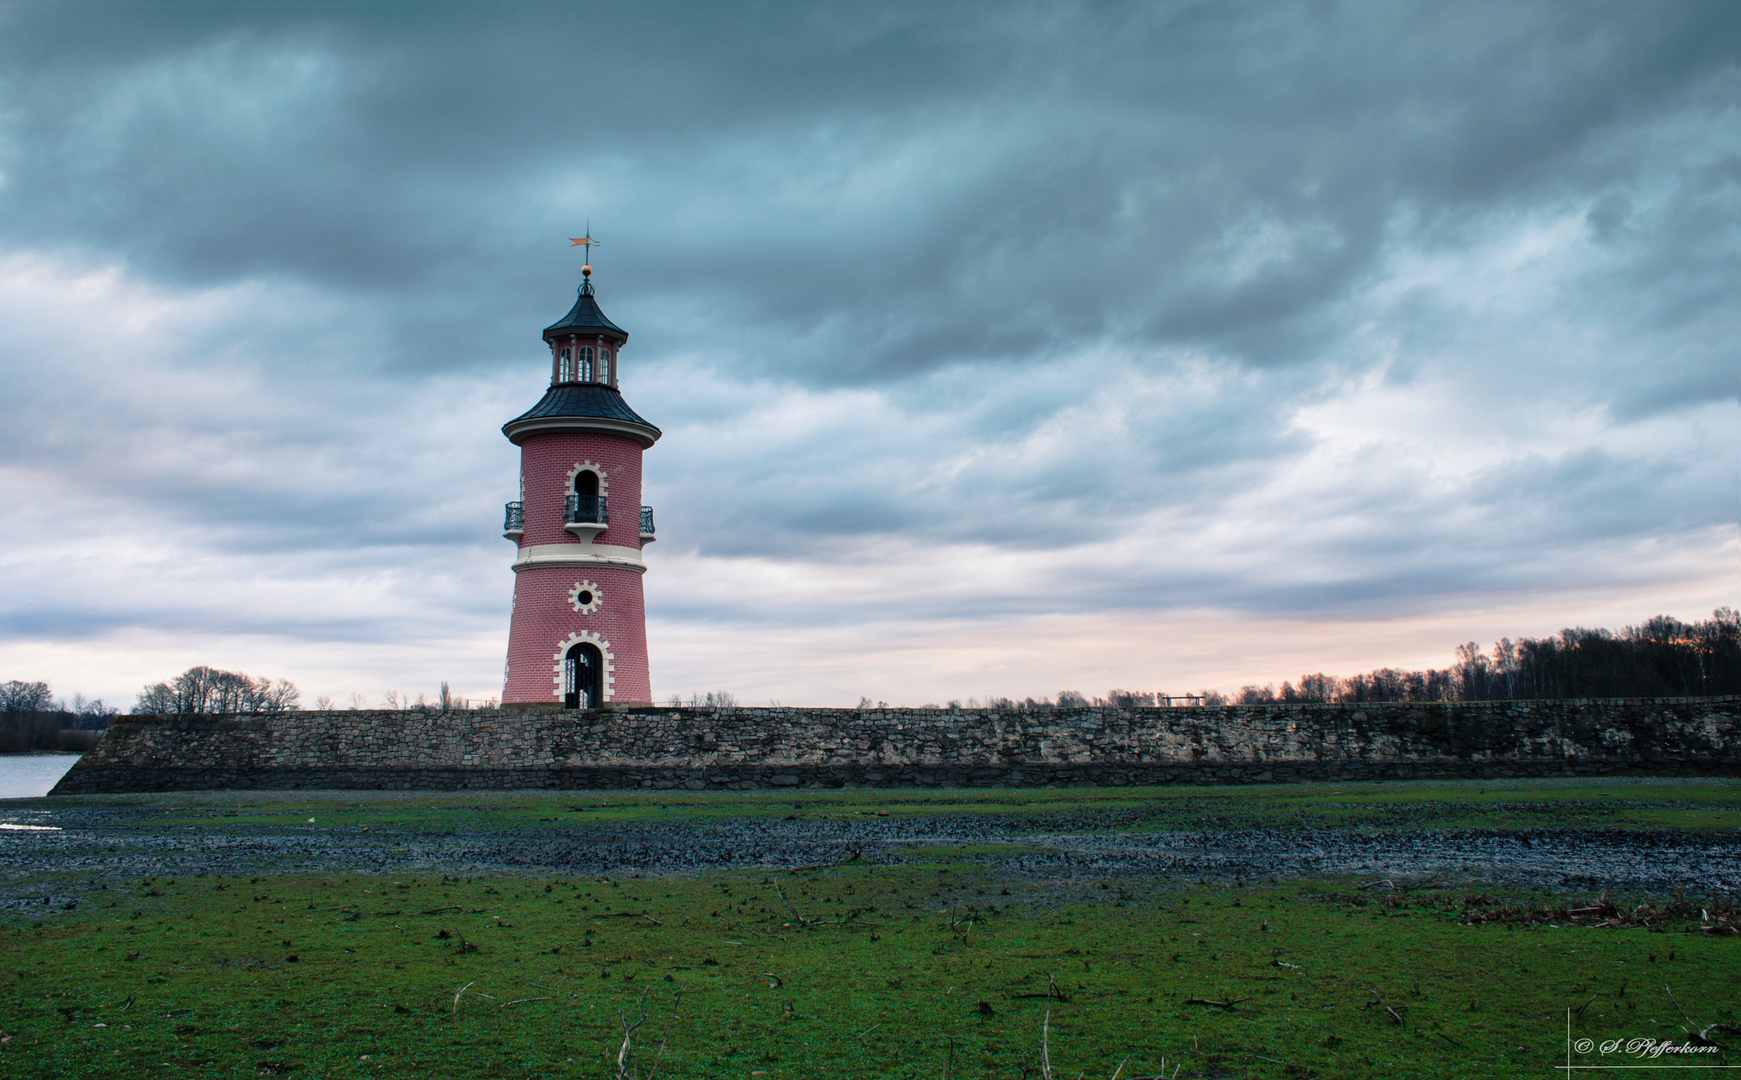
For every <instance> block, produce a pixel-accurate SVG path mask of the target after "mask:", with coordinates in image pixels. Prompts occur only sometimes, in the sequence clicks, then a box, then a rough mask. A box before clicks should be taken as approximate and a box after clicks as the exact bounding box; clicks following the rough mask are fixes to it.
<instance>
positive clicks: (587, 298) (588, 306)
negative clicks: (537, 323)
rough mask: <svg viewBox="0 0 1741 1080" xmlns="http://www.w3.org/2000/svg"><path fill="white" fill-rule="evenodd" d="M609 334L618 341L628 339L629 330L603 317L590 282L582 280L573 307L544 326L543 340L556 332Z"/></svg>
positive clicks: (603, 314)
mask: <svg viewBox="0 0 1741 1080" xmlns="http://www.w3.org/2000/svg"><path fill="white" fill-rule="evenodd" d="M571 333H578V334H609V335H611V336H612V337H615V338H617V339H618V340H619V341H627V340H629V332H628V331H627V330H624V329H623V328H622V327H620V326H618V325H617V324H616V323H614V322H611V321H610V320H609V319H607V318H605V313H604V312H602V311H600V310H599V309H598V298H597V297H595V296H593V294H592V282H590V281H587V282H583V283H582V284H581V286H580V296H579V297H578V298H576V299H575V301H574V307H572V308H570V309H569V312H568V314H567V315H564V316H563V317H562V318H561V320H559V321H557V322H555V323H552V324H551V325H549V326H546V327H545V328H544V337H545V340H549V339H550V338H551V337H552V336H554V335H557V334H571Z"/></svg>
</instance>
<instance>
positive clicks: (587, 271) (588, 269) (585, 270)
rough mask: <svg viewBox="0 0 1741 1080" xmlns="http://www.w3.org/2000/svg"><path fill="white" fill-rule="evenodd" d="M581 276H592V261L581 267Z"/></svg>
mask: <svg viewBox="0 0 1741 1080" xmlns="http://www.w3.org/2000/svg"><path fill="white" fill-rule="evenodd" d="M580 276H581V277H592V264H591V263H588V264H587V265H585V266H583V267H581V268H580Z"/></svg>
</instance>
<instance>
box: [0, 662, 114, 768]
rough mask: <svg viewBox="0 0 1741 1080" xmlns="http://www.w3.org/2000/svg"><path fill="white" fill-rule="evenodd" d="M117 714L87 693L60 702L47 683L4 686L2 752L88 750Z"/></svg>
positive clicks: (1, 695)
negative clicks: (86, 694) (89, 699)
mask: <svg viewBox="0 0 1741 1080" xmlns="http://www.w3.org/2000/svg"><path fill="white" fill-rule="evenodd" d="M116 712H117V710H116V709H113V708H111V707H110V706H108V705H105V704H103V702H102V699H100V698H99V699H97V700H95V701H87V700H86V699H85V696H84V695H83V694H74V695H73V699H72V701H71V702H64V701H56V700H55V698H54V694H53V693H52V692H51V691H50V690H49V688H48V684H47V683H45V682H21V681H19V680H17V679H13V680H11V681H9V682H4V683H0V753H22V752H25V751H29V750H88V749H90V748H91V746H92V745H94V744H95V743H96V741H97V737H98V733H99V732H101V731H102V730H103V729H104V728H106V727H108V726H109V721H110V720H112V719H113V718H114V716H115V713H116Z"/></svg>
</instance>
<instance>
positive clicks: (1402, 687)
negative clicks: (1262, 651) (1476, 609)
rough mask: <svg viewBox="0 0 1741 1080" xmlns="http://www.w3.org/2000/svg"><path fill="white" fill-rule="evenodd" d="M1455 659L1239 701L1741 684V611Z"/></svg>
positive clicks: (1569, 633) (1596, 694)
mask: <svg viewBox="0 0 1741 1080" xmlns="http://www.w3.org/2000/svg"><path fill="white" fill-rule="evenodd" d="M1456 655H1457V661H1456V663H1454V664H1452V665H1451V666H1450V667H1448V668H1443V669H1429V670H1426V671H1399V670H1397V669H1396V668H1379V669H1378V670H1376V671H1370V672H1367V673H1366V674H1364V675H1350V676H1348V677H1347V678H1337V677H1335V676H1333V675H1325V674H1323V673H1322V672H1319V673H1316V674H1312V675H1302V676H1300V680H1299V682H1298V683H1297V684H1296V683H1288V682H1284V683H1282V685H1281V689H1279V690H1277V689H1276V688H1275V687H1273V686H1244V687H1241V688H1240V691H1239V694H1238V696H1237V697H1236V698H1235V701H1237V702H1238V703H1240V704H1243V705H1249V704H1261V703H1265V702H1326V703H1328V702H1361V701H1518V700H1527V699H1539V698H1615V697H1708V696H1711V695H1716V694H1741V614H1738V613H1737V612H1736V611H1735V609H1734V608H1731V607H1720V608H1718V609H1717V610H1716V611H1714V612H1712V613H1711V617H1710V618H1709V619H1706V620H1704V621H1702V622H1682V621H1681V620H1679V619H1676V618H1673V617H1672V616H1668V615H1658V616H1656V617H1655V618H1653V619H1647V620H1645V621H1644V622H1642V623H1640V624H1639V625H1637V626H1627V627H1624V628H1622V629H1621V630H1619V631H1613V630H1603V629H1597V630H1587V629H1585V628H1583V627H1577V628H1575V629H1567V630H1561V631H1560V632H1559V633H1558V634H1556V635H1554V636H1552V637H1545V638H1521V639H1519V640H1517V641H1512V640H1511V639H1510V638H1501V639H1500V640H1499V641H1498V643H1496V644H1495V645H1494V646H1493V649H1492V651H1491V652H1484V651H1482V649H1481V646H1480V645H1479V644H1477V643H1475V642H1473V641H1471V642H1469V643H1467V644H1465V645H1459V646H1457V650H1456Z"/></svg>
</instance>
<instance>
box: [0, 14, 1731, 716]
mask: <svg viewBox="0 0 1741 1080" xmlns="http://www.w3.org/2000/svg"><path fill="white" fill-rule="evenodd" d="M1738 58H1741V7H1737V6H1736V5H1735V4H1733V3H1732V2H1728V0H1718V2H1713V3H1709V4H1697V3H1686V4H1641V3H1636V2H1623V3H1612V4H1598V3H1589V4H1577V5H1568V4H1563V3H1551V2H1550V3H1537V4H1531V3H1522V2H1518V0H1504V2H1500V3H1493V4H1486V5H1483V4H1478V3H1472V4H1450V5H1448V4H1443V3H1427V2H1422V3H1418V4H1413V5H1411V4H1408V3H1402V2H1397V0H1384V2H1381V3H1371V4H1334V3H1304V4H1298V5H1292V6H1289V5H1283V4H1272V3H1263V4H1251V5H1244V6H1242V5H1236V4H1228V3H1221V2H1205V3H1142V4H1118V3H1096V4H1067V3H1058V2H1047V3H1035V4H1031V5H1022V4H1014V3H996V4H985V5H976V4H968V3H943V4H940V3H936V2H935V0H932V2H925V3H913V4H900V3H892V4H862V3H854V4H846V3H841V4H802V5H800V4H791V5H788V4H777V3H764V4H755V5H718V4H664V5H661V4H650V3H639V4H597V5H594V4H570V3H531V2H528V3H507V4H490V5H482V4H453V5H448V6H443V5H432V4H421V3H419V4H400V3H393V4H379V5H373V6H371V5H340V4H331V3H294V2H284V3H248V2H236V0H226V2H222V3H214V4H199V3H181V4H120V3H115V4H95V3H80V2H66V3H52V4H50V3H24V4H17V3H4V2H0V492H3V494H4V500H3V504H0V679H8V678H20V679H32V680H34V679H45V680H48V681H49V682H50V683H51V684H52V685H53V688H54V690H55V691H56V692H57V693H59V694H61V695H63V696H70V695H71V694H73V693H74V692H82V693H84V694H86V695H89V696H102V697H105V698H107V699H108V700H110V701H111V702H115V703H118V704H122V705H124V706H125V705H130V704H131V702H132V698H133V696H134V694H135V693H136V692H137V691H138V689H139V688H140V686H141V685H143V684H144V683H146V682H149V681H155V680H158V679H163V678H166V677H169V676H171V675H173V674H175V673H176V672H178V671H180V670H182V669H184V668H186V667H187V666H189V665H191V664H194V663H207V664H212V665H215V666H219V667H228V668H240V669H243V670H246V671H249V672H253V673H255V674H261V675H272V676H284V677H289V678H291V679H292V680H294V681H295V682H297V683H298V684H299V685H300V686H301V688H302V690H303V692H304V695H305V697H306V698H308V699H312V698H313V697H314V696H316V695H322V694H324V695H329V696H331V697H333V698H335V699H338V700H340V701H342V702H348V701H349V700H350V695H352V694H360V695H362V696H363V698H364V699H366V700H367V701H369V702H370V703H379V702H380V701H381V700H382V698H383V696H384V694H385V693H386V692H387V691H390V690H391V691H398V692H403V693H409V694H412V695H415V694H417V693H419V692H421V693H426V694H433V692H434V690H435V687H436V685H437V684H438V682H439V681H440V680H442V679H447V680H449V681H451V682H452V684H453V686H454V688H455V690H456V692H459V693H464V694H469V695H473V696H477V697H484V696H493V695H496V694H499V693H500V688H501V671H502V662H503V655H504V652H505V648H506V639H507V627H508V606H509V599H510V596H511V594H512V588H513V575H512V573H511V571H510V570H509V562H510V559H511V557H512V547H511V545H510V544H509V543H508V542H507V541H505V540H503V539H502V538H501V535H500V529H499V526H500V522H501V504H502V502H503V501H505V500H506V499H508V498H512V497H514V493H515V484H516V474H517V459H518V452H517V451H516V450H515V449H514V447H512V446H511V445H510V444H509V443H508V442H507V440H506V439H504V438H503V437H502V435H501V432H500V430H499V429H500V425H501V424H502V423H503V422H504V421H506V420H507V419H509V418H511V417H513V416H515V415H517V414H518V413H520V412H521V411H523V410H524V409H526V408H528V407H529V406H530V405H531V404H532V403H533V402H534V401H536V400H537V399H538V397H539V395H540V394H541V393H542V391H543V389H544V385H545V382H546V381H547V378H548V361H547V355H546V353H545V351H544V349H543V345H542V343H541V341H540V339H539V331H540V330H541V329H542V328H543V327H544V326H545V325H547V324H548V323H550V322H553V321H555V320H556V319H557V318H558V317H560V316H561V315H562V314H563V313H564V312H565V311H566V310H567V309H568V307H569V305H570V303H571V302H572V298H573V293H574V289H575V286H576V285H577V283H578V281H579V267H580V263H581V259H580V257H579V255H580V252H579V250H578V249H570V247H569V245H568V242H567V240H566V238H567V237H572V236H579V235H581V232H582V230H584V229H585V228H586V224H587V221H588V220H589V219H590V221H591V223H592V228H593V231H594V233H595V234H596V235H597V236H598V237H600V238H601V239H602V240H603V241H604V246H603V247H601V248H600V249H598V250H597V252H596V253H595V257H594V263H595V265H596V267H597V274H596V281H597V285H598V291H599V298H600V301H601V304H602V306H603V308H604V310H605V311H606V312H607V313H608V314H609V316H610V317H611V319H612V320H613V321H615V322H616V323H618V324H619V325H621V326H623V327H624V328H626V329H627V330H628V331H629V332H630V334H631V335H632V338H631V341H630V344H629V346H628V348H627V349H626V350H625V351H624V354H623V358H622V385H623V390H624V393H625V396H626V398H627V400H628V402H629V404H630V405H631V406H633V407H634V408H635V409H636V410H637V411H639V412H640V413H641V414H642V415H644V416H646V417H647V418H648V419H649V420H651V421H652V422H654V423H655V424H658V425H659V426H660V427H662V428H663V429H664V432H665V437H664V439H663V440H661V441H660V443H659V444H658V445H657V446H656V447H654V448H653V449H652V450H651V451H649V453H648V456H647V465H646V475H647V484H648V486H647V490H646V492H645V501H646V502H648V503H650V504H651V505H653V506H654V507H655V508H656V510H657V513H658V522H659V540H658V542H657V543H656V544H654V545H652V546H651V548H650V550H649V552H648V562H649V563H650V565H651V570H650V571H649V573H648V575H647V578H646V586H647V603H648V612H649V616H648V617H649V627H648V630H649V638H650V644H651V649H652V666H653V686H654V692H655V694H656V695H657V696H658V697H659V698H661V699H664V698H667V697H669V696H670V695H672V694H682V695H685V696H686V695H688V694H690V693H692V692H699V691H706V690H716V689H724V690H729V691H731V692H733V693H735V694H736V695H737V696H738V698H739V699H740V700H741V701H744V702H746V703H755V704H760V703H764V702H765V701H767V700H770V699H778V700H780V701H781V702H783V703H786V704H817V705H833V704H851V703H853V702H856V701H857V700H858V699H859V697H860V696H869V697H871V698H873V699H883V700H887V701H890V702H892V703H896V704H911V705H917V704H921V703H924V702H933V701H944V700H947V699H949V698H961V699H966V698H968V697H970V696H971V697H984V696H986V695H990V694H999V695H1010V696H1014V697H1022V696H1027V695H1033V696H1036V697H1038V696H1041V695H1055V694H1056V693H1057V692H1058V691H1060V690H1063V689H1071V690H1077V691H1080V692H1083V693H1086V694H1090V695H1094V694H1104V693H1105V692H1106V691H1107V690H1109V689H1111V688H1114V687H1120V688H1126V689H1137V690H1161V691H1166V692H1171V693H1184V692H1186V691H1187V690H1190V691H1195V690H1197V689H1200V688H1202V687H1218V688H1220V689H1222V690H1224V691H1233V690H1236V689H1237V688H1238V687H1239V686H1240V685H1241V684H1244V683H1251V682H1256V683H1262V682H1267V681H1274V682H1278V683H1279V682H1280V681H1281V680H1282V679H1289V678H1297V677H1298V676H1299V675H1300V674H1301V673H1302V672H1306V671H1319V670H1323V671H1328V672H1331V673H1333V674H1349V673H1352V672H1354V671H1357V670H1365V669H1369V668H1372V667H1376V666H1379V665H1382V664H1390V665H1397V666H1411V667H1421V666H1427V665H1432V666H1445V665H1447V664H1448V663H1449V662H1450V661H1451V658H1452V648H1453V647H1454V646H1455V645H1456V644H1458V643H1460V642H1464V641H1470V640H1474V641H1477V642H1480V643H1482V644H1483V645H1484V646H1486V645H1490V644H1491V643H1492V641H1493V640H1495V639H1496V638H1498V637H1499V636H1501V635H1510V636H1513V637H1515V636H1519V635H1541V634H1546V633H1551V632H1554V631H1557V630H1558V629H1559V628H1561V627H1562V626H1569V625H1580V624H1581V625H1609V626H1618V625H1620V624H1623V623H1627V622H1637V621H1640V620H1642V619H1644V618H1646V617H1648V616H1650V615H1654V614H1658V613H1666V614H1671V615H1676V616H1679V617H1682V618H1688V619H1693V618H1702V617H1705V616H1708V615H1709V613H1710V611H1711V609H1712V608H1713V607H1715V606H1717V605H1719V604H1736V603H1737V602H1738V601H1741V531H1738V527H1737V523H1736V522H1737V514H1738V507H1741V498H1738V496H1741V403H1738V397H1737V392H1738V383H1741V346H1738V344H1737V342H1738V341H1741V65H1738Z"/></svg>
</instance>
